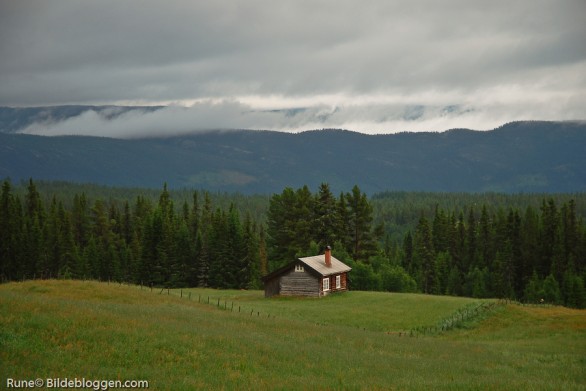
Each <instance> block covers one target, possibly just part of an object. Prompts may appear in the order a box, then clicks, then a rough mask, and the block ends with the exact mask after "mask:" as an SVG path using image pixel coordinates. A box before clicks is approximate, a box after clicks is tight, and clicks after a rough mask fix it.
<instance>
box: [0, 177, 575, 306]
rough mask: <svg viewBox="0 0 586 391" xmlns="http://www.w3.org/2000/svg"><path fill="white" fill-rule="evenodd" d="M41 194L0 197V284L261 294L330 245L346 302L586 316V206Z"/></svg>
mask: <svg viewBox="0 0 586 391" xmlns="http://www.w3.org/2000/svg"><path fill="white" fill-rule="evenodd" d="M40 187H41V188H43V189H45V190H43V191H42V192H41V191H39V190H38V188H37V185H36V184H35V182H33V181H32V180H30V181H29V182H28V183H26V184H21V185H16V186H13V185H12V183H11V182H10V181H4V182H3V184H2V191H1V194H0V227H2V229H1V230H0V246H1V248H0V275H1V277H2V280H3V281H6V280H21V279H26V278H48V277H60V278H91V279H100V280H113V281H128V282H133V283H141V284H145V285H154V286H168V287H194V286H209V287H216V288H259V287H261V282H260V277H261V276H262V275H264V274H265V273H267V272H268V271H270V270H273V269H275V268H277V267H279V266H280V265H282V264H283V263H286V262H289V261H291V260H292V259H294V258H295V257H296V256H303V255H310V254H316V253H318V252H321V251H323V248H324V247H325V246H326V245H328V244H329V245H332V246H333V253H334V255H335V256H336V257H337V258H339V259H341V260H343V261H345V262H347V263H348V264H350V265H351V266H352V267H353V271H352V273H351V276H350V278H351V288H352V289H358V290H383V291H405V292H407V291H419V292H424V293H434V294H448V295H462V296H473V297H508V298H516V299H520V300H527V301H539V300H541V299H543V300H545V301H547V302H552V303H563V304H566V305H569V306H574V307H584V306H586V292H585V289H584V280H585V278H586V224H585V223H584V221H585V220H584V215H585V206H586V195H584V194H583V193H582V194H574V195H569V194H557V195H548V196H544V195H523V194H520V195H506V194H495V193H487V194H434V193H381V194H378V195H376V196H375V197H373V198H372V199H369V198H368V197H367V195H366V194H365V193H363V192H362V191H361V190H360V188H358V186H354V188H352V189H351V191H349V192H341V193H340V194H339V196H336V195H334V194H333V192H332V191H331V190H330V187H329V185H327V184H322V185H321V186H320V187H319V188H318V190H317V191H316V192H315V193H314V192H312V191H311V190H310V189H309V188H308V187H307V186H304V187H301V188H298V189H292V188H285V189H284V190H283V191H282V192H281V193H277V194H274V195H273V196H272V197H270V198H262V197H260V198H259V197H250V196H242V195H229V194H213V193H208V192H201V191H200V192H198V191H195V192H190V194H189V197H186V194H187V191H185V190H184V191H179V192H172V191H169V190H168V189H167V187H166V186H164V187H163V189H162V190H158V191H157V192H156V195H155V193H154V192H152V191H147V190H143V191H142V195H141V191H139V189H134V190H132V189H126V190H124V189H113V188H100V187H94V186H87V185H84V186H81V185H73V184H72V185H70V188H69V191H68V190H67V189H68V186H67V185H66V184H63V183H58V184H51V183H43V182H41V183H40ZM80 188H81V189H85V191H87V190H89V189H94V190H95V191H96V194H98V195H99V196H96V194H90V193H88V194H86V192H85V191H80V192H77V190H79V189H80ZM48 189H53V190H56V189H61V190H60V191H55V192H53V194H51V193H49V190H48ZM98 190H100V191H98ZM100 194H101V195H100ZM107 194H109V196H107ZM112 194H118V198H116V197H112ZM145 194H146V195H145ZM230 200H232V201H230ZM238 204H240V205H238Z"/></svg>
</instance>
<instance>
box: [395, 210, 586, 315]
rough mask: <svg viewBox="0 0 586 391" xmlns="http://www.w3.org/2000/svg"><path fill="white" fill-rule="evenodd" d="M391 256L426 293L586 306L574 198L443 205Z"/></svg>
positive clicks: (584, 255) (585, 265) (585, 247)
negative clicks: (457, 207) (513, 204)
mask: <svg viewBox="0 0 586 391" xmlns="http://www.w3.org/2000/svg"><path fill="white" fill-rule="evenodd" d="M386 254H388V259H389V260H390V262H394V263H397V264H400V265H401V266H402V267H404V268H405V270H406V271H407V272H408V273H409V275H411V276H413V277H414V278H415V280H416V281H417V286H418V289H419V290H420V291H422V292H425V293H434V294H447V295H458V296H460V295H464V296H471V297H501V298H511V299H521V300H526V301H530V302H538V301H541V300H544V301H546V302H549V303H556V304H562V303H563V304H565V305H568V306H573V307H580V308H582V307H584V306H586V291H585V289H584V277H586V229H585V226H584V223H583V222H582V221H581V219H579V218H578V217H577V215H576V204H575V202H574V201H573V200H570V201H569V202H567V203H563V204H562V205H561V206H558V205H556V203H555V202H554V200H553V199H548V200H543V202H542V205H541V206H540V208H539V209H535V208H533V207H531V206H528V207H527V208H526V209H525V210H524V211H520V210H518V209H513V208H509V209H508V210H505V209H503V208H499V209H497V210H496V212H494V213H489V212H488V209H487V207H486V206H482V207H480V210H476V209H475V208H474V207H470V208H469V209H468V212H467V213H464V212H460V213H458V214H456V213H454V212H450V211H446V210H444V209H441V208H439V207H438V208H436V210H435V212H434V216H433V218H432V219H428V218H426V217H425V216H424V215H422V216H421V217H420V219H419V221H418V224H417V226H416V227H415V230H414V232H408V233H407V234H406V235H405V237H404V242H403V246H402V248H401V249H400V250H397V249H395V251H394V252H393V251H392V249H390V248H388V247H387V248H386Z"/></svg>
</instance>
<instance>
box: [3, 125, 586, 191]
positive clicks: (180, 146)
mask: <svg viewBox="0 0 586 391" xmlns="http://www.w3.org/2000/svg"><path fill="white" fill-rule="evenodd" d="M0 152H1V153H0V177H4V178H5V177H10V178H11V179H12V180H23V179H25V180H26V179H28V178H29V177H32V178H35V179H44V180H68V181H75V182H91V183H97V184H104V185H116V186H117V185H120V186H139V187H153V188H158V187H160V186H161V184H162V183H164V182H166V183H168V185H169V186H170V187H175V188H179V187H193V188H202V189H206V190H212V191H230V192H232V191H236V192H242V193H271V192H280V191H281V190H282V189H283V188H284V187H287V186H291V187H299V186H303V185H304V184H307V185H308V186H310V187H312V188H316V187H317V186H318V185H319V184H320V183H322V182H328V183H329V184H330V186H331V188H332V190H333V191H335V192H338V191H347V190H348V189H349V188H351V187H352V186H353V185H354V184H357V185H359V186H360V187H361V189H362V190H363V191H365V192H368V193H375V192H378V191H387V190H409V191H462V192H484V191H499V192H583V191H586V170H585V169H584V167H586V123H584V122H581V121H564V122H546V121H518V122H512V123H509V124H505V125H503V126H501V127H498V128H496V129H494V130H491V131H474V130H469V129H451V130H448V131H445V132H438V133H433V132H421V133H408V132H402V133H396V134H387V135H365V134H362V133H358V132H353V131H349V130H339V129H338V130H333V129H325V130H319V131H317V130H316V131H307V132H300V133H283V132H274V131H251V130H231V131H211V132H205V133H197V134H192V135H184V136H175V137H151V138H141V139H114V138H104V137H89V136H54V137H45V136H33V135H24V134H12V133H0Z"/></svg>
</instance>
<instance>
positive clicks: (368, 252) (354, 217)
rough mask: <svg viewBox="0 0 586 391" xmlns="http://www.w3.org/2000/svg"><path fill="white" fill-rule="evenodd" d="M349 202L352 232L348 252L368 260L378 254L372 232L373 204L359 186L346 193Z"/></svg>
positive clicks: (349, 224) (355, 256)
mask: <svg viewBox="0 0 586 391" xmlns="http://www.w3.org/2000/svg"><path fill="white" fill-rule="evenodd" d="M346 200H347V202H348V228H349V232H350V238H351V242H350V246H349V247H348V248H347V250H348V252H349V253H350V254H352V257H353V258H354V260H357V261H368V258H369V257H370V256H372V255H374V254H376V250H377V245H376V242H375V239H374V237H373V232H372V221H373V217H372V206H371V205H370V203H369V202H368V199H367V197H366V194H363V193H362V192H361V191H360V188H358V186H354V187H353V188H352V193H348V194H346Z"/></svg>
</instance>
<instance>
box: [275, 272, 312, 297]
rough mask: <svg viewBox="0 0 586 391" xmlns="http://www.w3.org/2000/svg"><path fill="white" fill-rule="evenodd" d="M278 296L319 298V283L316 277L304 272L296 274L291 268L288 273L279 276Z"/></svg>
mask: <svg viewBox="0 0 586 391" xmlns="http://www.w3.org/2000/svg"><path fill="white" fill-rule="evenodd" d="M280 287H281V289H280V293H279V294H280V295H282V296H312V297H317V296H319V288H320V282H319V279H318V278H317V277H315V276H314V275H312V274H310V273H308V272H307V271H304V272H296V271H295V268H291V270H289V271H288V272H286V273H284V274H281V277H280Z"/></svg>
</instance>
